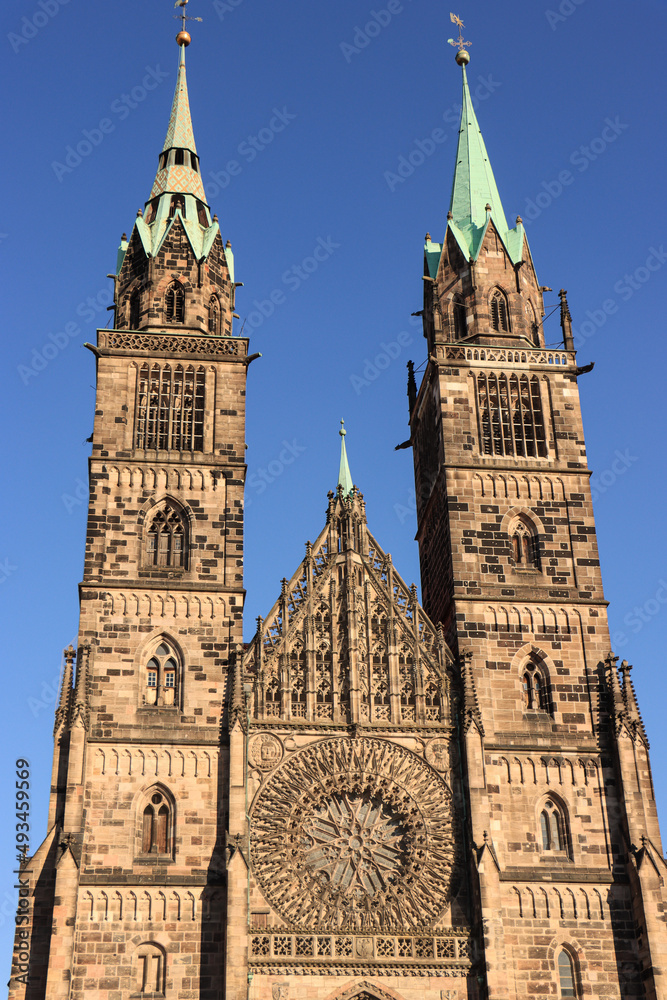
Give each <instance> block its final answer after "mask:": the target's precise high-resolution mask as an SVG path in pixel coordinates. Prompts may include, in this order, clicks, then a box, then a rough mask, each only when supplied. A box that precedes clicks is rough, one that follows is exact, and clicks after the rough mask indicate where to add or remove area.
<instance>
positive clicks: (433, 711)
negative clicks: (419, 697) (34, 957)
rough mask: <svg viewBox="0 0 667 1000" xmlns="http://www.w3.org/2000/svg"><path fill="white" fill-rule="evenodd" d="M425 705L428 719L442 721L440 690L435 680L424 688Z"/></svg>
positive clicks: (429, 720)
mask: <svg viewBox="0 0 667 1000" xmlns="http://www.w3.org/2000/svg"><path fill="white" fill-rule="evenodd" d="M424 705H425V707H426V721H427V722H440V719H441V711H440V692H439V691H438V688H437V687H436V685H435V684H434V683H433V682H430V683H429V684H427V685H426V688H425V690H424Z"/></svg>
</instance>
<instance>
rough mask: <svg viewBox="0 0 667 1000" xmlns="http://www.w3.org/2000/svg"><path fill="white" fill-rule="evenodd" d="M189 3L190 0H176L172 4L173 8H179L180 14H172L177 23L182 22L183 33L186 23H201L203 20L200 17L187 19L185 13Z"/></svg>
mask: <svg viewBox="0 0 667 1000" xmlns="http://www.w3.org/2000/svg"><path fill="white" fill-rule="evenodd" d="M189 3H190V0H176V3H175V4H174V7H180V8H181V13H180V14H174V17H175V18H176V20H177V21H182V27H181V31H185V22H186V21H203V18H201V17H188V15H187V14H186V13H185V11H186V8H187V6H188V4H189Z"/></svg>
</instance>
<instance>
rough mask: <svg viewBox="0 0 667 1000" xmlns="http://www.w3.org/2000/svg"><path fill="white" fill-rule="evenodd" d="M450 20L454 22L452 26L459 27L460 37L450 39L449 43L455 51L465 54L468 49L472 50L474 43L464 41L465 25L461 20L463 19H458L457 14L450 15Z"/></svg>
mask: <svg viewBox="0 0 667 1000" xmlns="http://www.w3.org/2000/svg"><path fill="white" fill-rule="evenodd" d="M449 20H450V21H451V22H452V24H456V25H458V29H459V37H458V38H457V39H453V38H448V39H447V41H448V42H449V44H450V45H453V46H454V48H455V49H458V50H459V52H465V50H466V49H467V48H470V46H471V45H472V42H464V41H463V29H464V28H465V25H464V23H463V21H462V20H461V18H460V17H457V15H456V14H450V15H449Z"/></svg>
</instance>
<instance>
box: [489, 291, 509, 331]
mask: <svg viewBox="0 0 667 1000" xmlns="http://www.w3.org/2000/svg"><path fill="white" fill-rule="evenodd" d="M490 305H491V326H492V327H493V329H494V330H497V331H498V332H499V333H509V332H510V319H509V309H508V306H507V297H506V296H505V294H504V293H503V292H501V291H500V289H499V288H496V289H495V291H494V292H493V293H492V295H491V303H490Z"/></svg>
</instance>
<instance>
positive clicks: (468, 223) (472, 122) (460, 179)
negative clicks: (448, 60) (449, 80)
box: [449, 65, 507, 236]
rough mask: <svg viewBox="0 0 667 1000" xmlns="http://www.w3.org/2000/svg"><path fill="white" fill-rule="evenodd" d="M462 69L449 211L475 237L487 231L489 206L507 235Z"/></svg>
mask: <svg viewBox="0 0 667 1000" xmlns="http://www.w3.org/2000/svg"><path fill="white" fill-rule="evenodd" d="M461 69H462V71H463V101H462V108H461V125H460V128H459V144H458V148H457V150H456V169H455V172H454V183H453V185H452V198H451V201H450V204H449V210H450V212H451V213H452V215H453V216H454V221H455V223H456V225H457V226H458V227H459V229H461V231H462V232H464V233H466V234H469V233H470V234H471V235H473V236H474V233H475V231H479V230H482V229H484V228H485V226H486V220H487V215H488V210H487V208H486V206H487V205H490V206H491V216H492V218H493V221H494V222H495V224H496V226H497V227H499V228H501V229H502V232H503V234H504V233H506V232H507V220H506V219H505V212H504V211H503V206H502V203H501V201H500V195H499V194H498V188H497V186H496V181H495V178H494V176H493V170H492V169H491V164H490V162H489V155H488V153H487V151H486V146H485V145H484V139H483V138H482V133H481V131H480V127H479V124H478V122H477V116H476V114H475V109H474V108H473V105H472V98H471V96H470V89H469V87H468V78H467V76H466V68H465V65H463V66H462V67H461Z"/></svg>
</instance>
